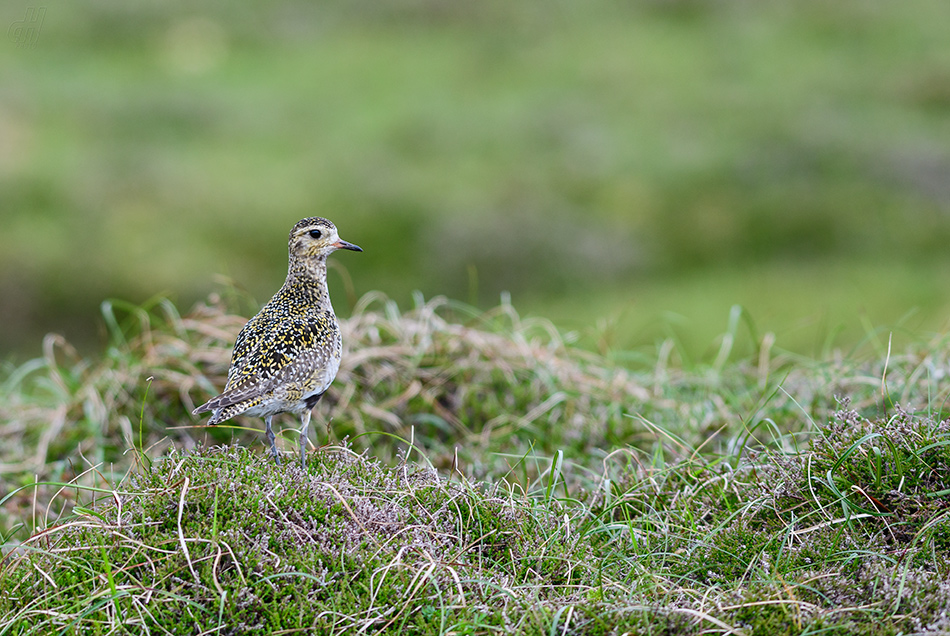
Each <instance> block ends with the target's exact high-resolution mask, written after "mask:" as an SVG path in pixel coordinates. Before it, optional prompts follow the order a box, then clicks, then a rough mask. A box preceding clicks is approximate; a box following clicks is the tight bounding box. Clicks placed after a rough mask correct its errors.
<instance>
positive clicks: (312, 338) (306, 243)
mask: <svg viewBox="0 0 950 636" xmlns="http://www.w3.org/2000/svg"><path fill="white" fill-rule="evenodd" d="M337 249H349V250H354V251H359V252H361V251H363V250H362V249H360V248H359V247H358V246H356V245H353V244H352V243H347V242H346V241H343V240H341V239H340V237H339V234H338V233H337V229H336V227H334V225H333V224H332V223H330V221H328V220H326V219H322V218H319V217H311V218H307V219H302V220H300V221H299V222H298V223H297V224H296V225H295V226H294V228H293V230H291V232H290V238H289V241H288V251H289V253H290V266H289V268H288V272H287V280H286V281H284V285H283V287H281V288H280V290H278V291H277V293H276V294H274V297H273V298H271V299H270V301H269V302H268V303H267V304H266V305H264V307H263V308H262V309H261V310H260V311H259V312H258V313H257V315H256V316H254V317H253V318H251V319H250V320H248V321H247V324H246V325H244V328H243V329H241V332H240V333H239V334H238V337H237V340H236V341H235V343H234V351H233V353H232V354H231V367H230V369H229V370H228V383H227V386H225V388H224V392H223V393H221V395H218V396H217V397H215V398H212V399H211V400H209V401H208V402H206V403H205V404H202V405H201V406H199V407H198V408H197V409H195V411H194V412H195V413H196V414H198V413H204V412H206V411H212V415H211V419H210V420H208V424H209V425H212V424H218V423H219V422H223V421H225V420H227V419H230V418H232V417H234V416H235V415H239V414H242V413H243V414H244V415H251V416H255V417H263V418H264V421H265V423H266V432H267V438H268V440H269V441H270V443H271V452H272V453H273V455H274V459H276V460H277V463H278V464H279V463H280V458H279V456H278V454H277V446H276V443H275V440H274V432H273V429H272V428H271V419H272V418H273V416H274V415H276V414H278V413H294V414H296V415H299V416H300V419H301V424H302V426H301V431H300V461H301V464H302V465H303V464H304V461H305V460H304V452H305V449H306V440H307V427H308V425H309V423H310V410H311V409H312V408H313V406H314V405H315V404H316V403H317V401H318V400H319V399H320V396H321V395H323V392H324V391H326V390H327V388H328V387H329V386H330V383H331V382H333V379H334V378H335V377H336V373H337V370H339V368H340V356H341V354H342V351H343V339H342V338H341V337H340V326H339V324H338V323H337V320H336V315H335V314H334V313H333V306H332V305H331V304H330V295H329V293H328V292H327V256H328V255H329V254H330V253H332V252H334V251H335V250H337Z"/></svg>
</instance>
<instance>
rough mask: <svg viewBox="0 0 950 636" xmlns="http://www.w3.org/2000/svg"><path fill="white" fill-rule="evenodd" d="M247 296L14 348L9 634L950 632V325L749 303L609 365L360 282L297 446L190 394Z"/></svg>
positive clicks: (120, 315)
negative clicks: (834, 343)
mask: <svg viewBox="0 0 950 636" xmlns="http://www.w3.org/2000/svg"><path fill="white" fill-rule="evenodd" d="M245 305H247V300H246V298H244V297H242V296H240V295H238V294H236V293H234V292H233V291H230V290H225V291H222V292H221V293H219V294H217V295H216V296H214V297H212V298H211V299H209V301H208V302H206V303H203V304H200V305H199V306H197V307H196V308H195V310H193V311H192V312H190V313H188V314H187V315H184V316H183V315H180V314H179V313H178V311H177V310H176V309H175V307H174V306H173V305H172V304H171V303H169V302H167V301H162V300H159V301H156V302H154V303H152V304H151V305H148V306H144V307H135V306H130V305H123V304H122V303H118V302H112V303H107V304H106V305H105V306H104V312H105V316H106V322H107V323H108V324H110V325H111V326H112V327H111V329H112V331H111V333H112V335H111V345H110V347H109V348H108V350H107V351H106V352H105V353H104V355H102V356H100V357H99V358H96V359H83V358H80V357H78V356H74V355H72V353H71V352H70V349H69V346H68V345H67V344H66V343H65V342H64V341H62V340H61V339H57V338H55V337H50V338H48V339H47V341H46V343H45V350H46V355H45V356H44V357H43V358H42V359H38V360H36V361H33V362H29V363H26V364H24V365H21V366H19V367H15V368H8V369H7V373H6V374H5V377H4V378H3V382H4V390H5V393H6V394H7V395H8V396H9V399H8V400H5V402H4V404H3V405H2V406H0V409H3V410H2V418H0V425H2V426H3V428H4V430H3V431H2V434H3V437H4V440H5V441H6V442H7V443H5V444H4V446H3V449H2V450H0V453H2V455H0V480H2V482H0V483H2V491H3V493H4V496H3V498H2V502H0V503H2V505H0V509H2V518H0V520H2V526H0V527H2V535H3V538H4V539H3V558H2V561H0V634H39V633H83V634H85V633H90V634H105V633H132V632H134V633H143V632H145V633H153V634H197V633H206V634H215V633H229V634H240V633H251V632H255V631H260V630H266V631H270V632H281V631H282V632H283V633H304V632H307V631H312V630H314V629H316V630H320V631H322V632H325V633H353V632H362V633H397V632H402V633H414V634H415V633H418V634H442V633H445V634H447V633H467V634H491V633H511V632H512V631H515V632H519V633H526V634H539V635H541V634H545V635H549V634H566V633H578V634H580V633H583V634H622V633H638V634H683V633H685V634H701V633H703V634H704V633H722V634H747V635H752V634H795V635H799V634H815V633H829V634H855V633H857V634H862V633H863V634H901V633H903V634H907V633H915V634H938V633H943V632H945V631H946V630H947V628H948V627H950V626H948V624H947V619H946V617H945V608H946V606H947V604H948V603H950V585H947V583H946V580H947V577H948V575H950V570H948V569H947V563H950V518H948V513H947V501H948V499H950V426H948V424H947V419H946V411H947V409H946V407H945V404H946V401H947V395H948V392H947V390H946V388H945V386H944V385H945V377H946V371H945V369H946V368H947V366H948V363H950V361H948V354H947V351H950V347H948V346H947V342H946V340H945V339H943V338H938V339H933V340H925V339H917V340H916V341H914V342H912V343H911V344H908V345H907V346H906V347H903V348H902V349H901V350H897V349H896V348H895V347H894V346H893V342H892V341H891V340H890V339H889V337H888V334H887V333H886V332H875V331H871V332H869V333H868V334H867V339H866V343H865V345H864V346H863V347H861V348H859V349H857V350H855V351H851V352H848V353H842V352H840V351H831V352H830V353H829V355H828V356H827V357H826V358H823V359H815V358H803V357H801V356H798V355H794V354H790V353H788V352H784V351H782V350H780V349H778V348H777V347H776V346H775V345H774V341H773V340H772V336H771V335H770V334H763V335H761V336H758V337H757V339H755V340H752V341H749V337H748V336H747V334H748V333H749V331H748V329H746V328H744V327H743V321H744V318H743V312H742V311H741V310H739V309H737V310H736V311H734V312H733V313H732V315H731V316H729V317H728V319H727V321H726V322H727V325H728V328H727V330H726V331H725V332H724V333H723V334H721V335H720V337H719V338H718V339H717V341H716V342H715V343H714V346H712V347H711V349H712V351H713V354H712V355H710V356H709V358H708V359H704V360H701V361H694V362H691V361H688V360H684V359H683V358H681V357H680V356H679V355H678V344H677V342H676V341H674V340H672V339H669V340H665V341H661V342H659V343H658V346H657V347H656V348H655V349H654V350H653V351H646V350H641V351H634V352H628V353H627V354H626V355H624V356H621V355H619V353H618V352H612V357H613V361H612V360H611V359H610V358H609V357H605V356H601V355H597V354H592V353H589V352H587V351H585V350H581V349H578V348H577V347H576V346H575V345H574V344H572V336H571V335H570V334H567V335H565V334H562V333H560V332H559V331H557V330H556V329H554V328H553V327H551V325H550V324H548V323H546V322H544V321H540V320H525V319H522V318H521V317H520V316H519V315H518V314H517V312H516V311H515V310H514V308H513V307H511V305H509V304H502V305H500V306H499V307H496V308H495V309H493V310H490V311H487V312H479V311H476V310H474V309H472V308H470V307H468V306H465V305H462V304H459V303H455V302H450V301H447V300H444V299H432V300H428V301H424V300H422V299H421V298H419V299H417V302H416V304H415V306H414V307H412V308H411V309H409V310H406V311H401V310H400V309H399V308H398V307H397V306H396V305H395V304H394V303H392V302H391V301H389V300H388V299H386V298H384V297H382V296H379V295H375V294H373V295H369V296H366V297H364V298H362V299H360V300H359V302H358V303H357V305H356V311H354V313H353V316H352V317H350V318H348V319H347V320H346V321H345V322H344V331H345V335H346V342H347V347H348V353H347V355H346V356H345V358H344V366H343V367H342V368H341V371H340V376H339V380H338V381H337V382H336V383H335V384H334V387H333V389H332V391H331V393H330V394H329V396H328V398H327V400H326V403H321V408H320V409H318V416H327V415H329V418H330V420H331V421H330V432H329V437H328V438H326V440H325V441H326V443H325V444H322V445H321V447H320V448H319V449H318V450H313V451H311V452H310V453H309V457H308V465H307V469H306V470H301V469H300V467H299V466H298V465H296V464H295V463H294V462H286V463H285V465H283V466H280V467H278V466H276V465H275V464H274V463H273V462H272V461H271V459H270V458H269V456H268V455H267V452H266V450H265V448H264V442H263V440H262V437H263V436H262V435H261V433H260V430H259V429H260V426H261V425H260V423H259V422H257V421H254V420H248V421H239V422H237V423H235V424H234V425H233V426H229V427H216V428H213V429H208V428H206V427H201V426H200V423H199V422H197V421H195V420H193V419H192V418H191V416H190V415H189V410H190V408H191V406H193V404H194V403H195V402H196V401H198V400H201V399H203V397H204V396H205V395H207V394H208V393H210V392H211V391H213V390H214V388H215V387H216V386H218V385H219V384H220V383H221V381H222V377H221V376H222V373H223V372H224V370H225V366H226V363H227V353H228V349H229V344H230V339H231V338H232V337H233V334H234V333H236V331H237V329H238V328H239V327H240V325H241V322H242V320H243V319H242V318H240V317H238V316H237V315H235V314H234V313H232V312H233V310H235V309H238V310H240V308H242V307H243V306H245ZM889 345H890V346H889ZM618 360H622V361H623V364H622V365H620V364H618V362H617V361H618ZM279 439H280V444H281V445H282V446H283V447H284V448H285V449H287V452H288V453H290V452H292V449H293V448H294V447H295V446H296V440H295V432H294V431H293V430H292V429H288V430H286V431H282V432H281V434H280V436H279Z"/></svg>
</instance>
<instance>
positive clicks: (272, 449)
mask: <svg viewBox="0 0 950 636" xmlns="http://www.w3.org/2000/svg"><path fill="white" fill-rule="evenodd" d="M272 419H274V416H273V415H268V416H267V417H265V418H264V424H265V425H266V426H267V431H266V432H267V439H268V440H270V452H271V454H272V455H273V456H274V460H275V461H276V462H277V465H278V466H280V456H279V455H278V454H277V442H276V441H274V439H275V438H274V429H272V428H271V427H270V421H271V420H272Z"/></svg>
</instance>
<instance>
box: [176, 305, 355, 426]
mask: <svg viewBox="0 0 950 636" xmlns="http://www.w3.org/2000/svg"><path fill="white" fill-rule="evenodd" d="M252 323H253V324H252ZM334 338H337V339H338V338H339V331H338V330H337V329H336V328H335V321H333V320H328V319H327V316H326V315H325V314H318V315H316V316H311V317H300V318H297V317H284V318H282V319H273V318H271V317H265V316H262V315H261V314H258V315H257V316H255V317H254V318H252V319H251V320H250V321H248V324H247V325H245V326H244V328H243V329H242V330H241V333H239V334H238V337H237V340H236V341H235V343H234V353H233V354H232V356H231V368H230V370H229V371H228V384H227V386H226V387H225V390H224V392H223V393H221V394H220V395H218V396H217V397H215V398H212V399H211V400H209V401H208V402H206V403H205V404H203V405H202V406H200V407H198V408H197V409H195V413H203V412H205V411H212V410H216V409H221V408H226V407H228V406H233V405H235V404H240V403H242V402H250V401H253V400H255V399H257V398H260V397H263V396H264V395H267V394H268V393H270V392H271V391H273V390H274V389H275V388H276V387H278V386H282V385H287V384H299V385H301V386H302V385H303V384H304V383H305V382H307V380H308V379H309V378H311V376H313V375H314V373H315V372H318V371H319V370H320V369H321V368H323V367H324V366H325V365H326V363H327V361H328V359H329V357H330V355H331V345H330V343H331V342H332V340H333V339H334ZM249 406H250V405H249Z"/></svg>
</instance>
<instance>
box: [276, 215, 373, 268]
mask: <svg viewBox="0 0 950 636" xmlns="http://www.w3.org/2000/svg"><path fill="white" fill-rule="evenodd" d="M336 250H353V251H354V252H362V251H363V249H362V248H361V247H360V246H358V245H353V244H352V243H349V242H347V241H344V240H343V239H341V238H340V235H339V233H337V231H336V226H335V225H333V223H330V221H328V220H327V219H323V218H320V217H318V216H314V217H310V218H308V219H301V220H300V221H298V222H297V224H296V225H295V226H294V229H293V230H291V231H290V256H291V257H292V258H294V257H295V258H299V259H304V260H311V259H318V258H326V257H327V255H329V254H330V253H331V252H335V251H336Z"/></svg>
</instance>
